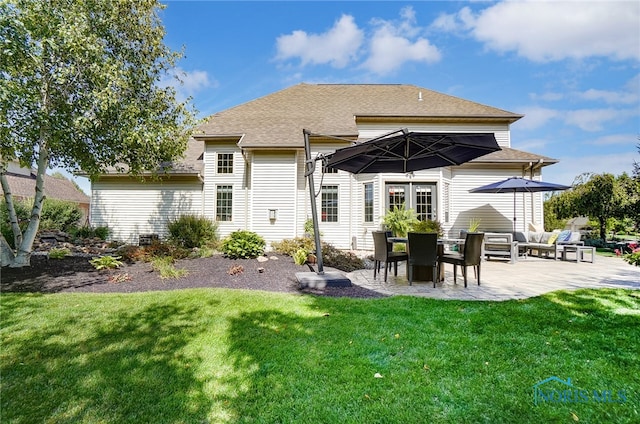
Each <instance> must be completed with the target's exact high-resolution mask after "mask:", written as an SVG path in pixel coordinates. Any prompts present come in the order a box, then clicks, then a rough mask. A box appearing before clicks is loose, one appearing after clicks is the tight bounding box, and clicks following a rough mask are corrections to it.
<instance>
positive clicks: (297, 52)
mask: <svg viewBox="0 0 640 424" xmlns="http://www.w3.org/2000/svg"><path fill="white" fill-rule="evenodd" d="M363 39H364V34H363V31H362V30H361V29H360V28H358V26H357V25H356V23H355V22H354V19H353V17H352V16H349V15H342V17H341V18H340V19H339V20H338V21H336V22H335V24H334V25H333V27H332V28H331V29H329V30H328V31H327V32H325V33H322V34H307V33H306V32H305V31H300V30H298V31H293V33H291V34H289V35H282V36H280V37H278V38H277V40H276V47H277V50H278V52H277V55H276V59H278V60H287V59H291V58H300V61H301V63H302V65H303V66H304V65H307V64H314V65H315V64H331V66H333V67H336V68H344V67H345V66H347V65H348V64H349V63H350V62H351V61H352V60H355V59H356V58H357V54H358V51H359V49H360V46H361V45H362V42H363Z"/></svg>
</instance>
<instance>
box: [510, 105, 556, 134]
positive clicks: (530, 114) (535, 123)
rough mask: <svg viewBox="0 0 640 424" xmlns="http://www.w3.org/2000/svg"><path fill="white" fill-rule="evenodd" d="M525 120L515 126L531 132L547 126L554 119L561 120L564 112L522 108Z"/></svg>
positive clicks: (533, 107) (535, 107)
mask: <svg viewBox="0 0 640 424" xmlns="http://www.w3.org/2000/svg"><path fill="white" fill-rule="evenodd" d="M522 111H523V112H522V114H523V115H524V118H522V119H520V120H519V121H518V122H516V123H515V124H513V125H514V126H516V125H517V127H518V129H525V130H531V129H535V128H540V127H543V126H544V125H546V124H547V123H548V122H549V121H550V120H552V119H558V118H561V116H562V112H561V111H558V110H556V109H548V108H544V107H537V106H532V107H525V108H522Z"/></svg>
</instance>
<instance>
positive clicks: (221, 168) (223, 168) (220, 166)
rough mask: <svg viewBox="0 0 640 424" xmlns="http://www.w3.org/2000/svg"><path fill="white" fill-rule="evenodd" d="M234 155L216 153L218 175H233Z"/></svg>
mask: <svg viewBox="0 0 640 424" xmlns="http://www.w3.org/2000/svg"><path fill="white" fill-rule="evenodd" d="M233 159H234V154H233V153H230V152H218V153H216V174H220V175H229V174H233Z"/></svg>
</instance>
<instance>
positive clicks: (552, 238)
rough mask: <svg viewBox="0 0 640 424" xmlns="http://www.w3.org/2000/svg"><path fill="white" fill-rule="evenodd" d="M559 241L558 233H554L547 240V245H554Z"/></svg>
mask: <svg viewBox="0 0 640 424" xmlns="http://www.w3.org/2000/svg"><path fill="white" fill-rule="evenodd" d="M557 239H558V233H553V234H551V235H550V236H549V240H547V244H553V243H555V242H556V240H557Z"/></svg>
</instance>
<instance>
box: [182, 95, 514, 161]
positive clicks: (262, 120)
mask: <svg viewBox="0 0 640 424" xmlns="http://www.w3.org/2000/svg"><path fill="white" fill-rule="evenodd" d="M398 118H400V120H403V121H407V120H413V121H415V122H451V121H458V122H506V123H513V122H515V121H517V120H518V119H520V118H522V115H518V114H515V113H512V112H507V111H505V110H502V109H497V108H494V107H490V106H486V105H483V104H480V103H475V102H472V101H469V100H464V99H461V98H458V97H454V96H449V95H447V94H442V93H438V92H435V91H432V90H428V89H426V88H422V87H418V86H415V85H405V84H398V85H395V84H371V85H369V84H353V85H349V84H344V85H339V84H298V85H294V86H292V87H289V88H286V89H284V90H281V91H277V92H275V93H272V94H269V95H267V96H264V97H261V98H258V99H256V100H253V101H250V102H248V103H244V104H242V105H239V106H236V107H233V108H231V109H227V110H224V111H222V112H219V113H216V114H214V115H212V116H211V117H209V119H208V120H207V122H206V123H204V124H202V125H201V126H199V127H198V129H197V130H196V132H195V134H194V137H195V138H196V139H200V140H211V139H218V138H220V139H235V140H236V141H239V143H238V145H239V146H240V147H242V148H265V147H266V148H269V147H271V148H274V147H278V148H302V147H304V137H303V134H302V130H303V129H307V130H309V131H312V132H313V133H316V134H327V135H333V136H342V137H357V135H358V127H357V122H356V120H366V121H378V122H384V121H397V120H398Z"/></svg>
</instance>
